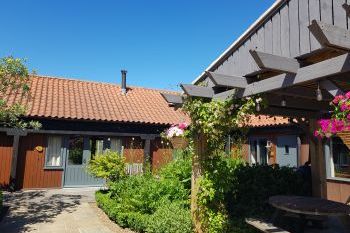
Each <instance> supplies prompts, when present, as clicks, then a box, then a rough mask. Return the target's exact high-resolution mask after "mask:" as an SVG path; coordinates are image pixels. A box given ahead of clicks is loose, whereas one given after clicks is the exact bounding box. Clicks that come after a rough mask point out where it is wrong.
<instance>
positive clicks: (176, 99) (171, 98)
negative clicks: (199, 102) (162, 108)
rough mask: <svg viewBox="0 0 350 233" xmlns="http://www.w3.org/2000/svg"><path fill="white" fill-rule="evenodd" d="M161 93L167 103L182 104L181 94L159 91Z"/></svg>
mask: <svg viewBox="0 0 350 233" xmlns="http://www.w3.org/2000/svg"><path fill="white" fill-rule="evenodd" d="M161 95H162V96H163V98H164V99H165V100H166V101H167V102H168V103H169V104H174V105H180V104H183V99H182V96H181V95H174V94H168V93H161Z"/></svg>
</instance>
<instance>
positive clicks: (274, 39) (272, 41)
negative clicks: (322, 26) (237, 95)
mask: <svg viewBox="0 0 350 233" xmlns="http://www.w3.org/2000/svg"><path fill="white" fill-rule="evenodd" d="M344 3H346V0H290V1H287V3H285V4H284V5H283V6H282V7H280V9H279V10H277V11H276V12H275V13H274V14H273V15H272V16H271V17H269V18H268V19H266V20H265V22H264V23H263V24H262V25H261V26H260V27H259V28H257V29H256V30H255V31H254V32H253V33H251V35H250V36H249V37H248V38H247V39H246V40H245V42H244V43H242V44H241V45H240V46H239V47H238V48H237V49H235V50H234V51H233V52H232V53H231V54H228V56H227V57H226V59H225V60H224V61H223V62H221V63H220V65H219V66H218V67H216V68H215V69H213V70H212V71H214V72H217V73H222V74H227V75H241V76H242V75H246V74H251V73H254V72H256V71H258V67H257V65H256V63H255V62H254V60H253V58H252V56H251V55H250V53H249V50H250V49H254V50H258V51H262V52H266V53H271V54H274V55H280V56H285V57H298V56H300V55H304V54H307V53H310V52H312V51H315V50H317V49H320V48H321V46H320V44H319V43H318V41H317V40H316V39H315V38H314V36H313V35H312V34H311V33H310V31H309V29H308V26H309V25H310V24H311V21H312V20H314V19H315V20H321V21H323V22H325V23H328V24H333V25H336V26H339V27H342V28H348V17H347V16H346V11H345V9H344V8H343V6H342V5H343V4H344Z"/></svg>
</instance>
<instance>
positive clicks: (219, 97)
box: [213, 89, 243, 101]
mask: <svg viewBox="0 0 350 233" xmlns="http://www.w3.org/2000/svg"><path fill="white" fill-rule="evenodd" d="M242 92H243V89H232V90H228V91H224V92H221V93H219V94H216V95H214V96H213V99H214V100H223V101H225V100H228V99H230V98H233V97H236V96H237V95H242Z"/></svg>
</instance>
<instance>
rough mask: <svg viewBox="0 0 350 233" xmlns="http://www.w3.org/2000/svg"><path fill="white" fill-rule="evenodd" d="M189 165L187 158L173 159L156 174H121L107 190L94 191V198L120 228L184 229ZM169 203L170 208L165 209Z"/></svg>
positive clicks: (187, 204) (188, 224) (187, 218)
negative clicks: (125, 175)
mask: <svg viewBox="0 0 350 233" xmlns="http://www.w3.org/2000/svg"><path fill="white" fill-rule="evenodd" d="M183 166H184V167H185V168H184V167H183ZM190 168H191V164H190V162H189V159H187V160H186V161H183V160H176V161H174V162H171V163H170V164H169V165H167V166H165V168H163V169H162V170H161V171H160V173H159V174H158V175H157V176H153V175H152V174H150V173H147V174H144V175H135V176H128V177H125V178H123V179H120V180H118V181H116V182H112V183H110V189H109V191H108V192H105V193H104V192H101V191H100V192H97V193H96V201H97V203H98V205H99V206H100V207H101V208H102V209H103V210H104V211H105V212H106V214H107V215H108V216H109V217H110V218H111V219H112V220H114V221H115V222H116V223H118V225H120V226H122V227H129V228H131V229H133V230H135V231H137V232H148V231H149V232H160V231H156V228H157V227H162V229H165V228H167V229H172V231H169V232H180V231H183V232H188V229H191V228H192V226H191V221H190V217H189V215H190V210H189V194H190V190H189V188H188V187H186V186H189V185H188V184H187V180H189V179H190V177H191V169H190ZM171 173H173V174H171ZM170 206H172V207H174V209H173V210H172V209H169V208H170ZM174 211H176V212H174ZM175 213H176V214H175ZM186 213H187V214H186ZM175 215H176V216H175ZM171 220H172V221H171Z"/></svg>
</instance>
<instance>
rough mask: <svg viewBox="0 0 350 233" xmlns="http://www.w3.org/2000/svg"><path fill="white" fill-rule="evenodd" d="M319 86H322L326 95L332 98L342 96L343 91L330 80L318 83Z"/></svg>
mask: <svg viewBox="0 0 350 233" xmlns="http://www.w3.org/2000/svg"><path fill="white" fill-rule="evenodd" d="M320 85H321V86H322V88H324V89H326V90H327V91H328V93H330V94H331V95H332V96H337V95H343V94H344V91H343V90H342V89H341V88H340V87H338V85H337V84H336V83H334V82H333V81H331V80H328V79H325V80H322V81H320Z"/></svg>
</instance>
